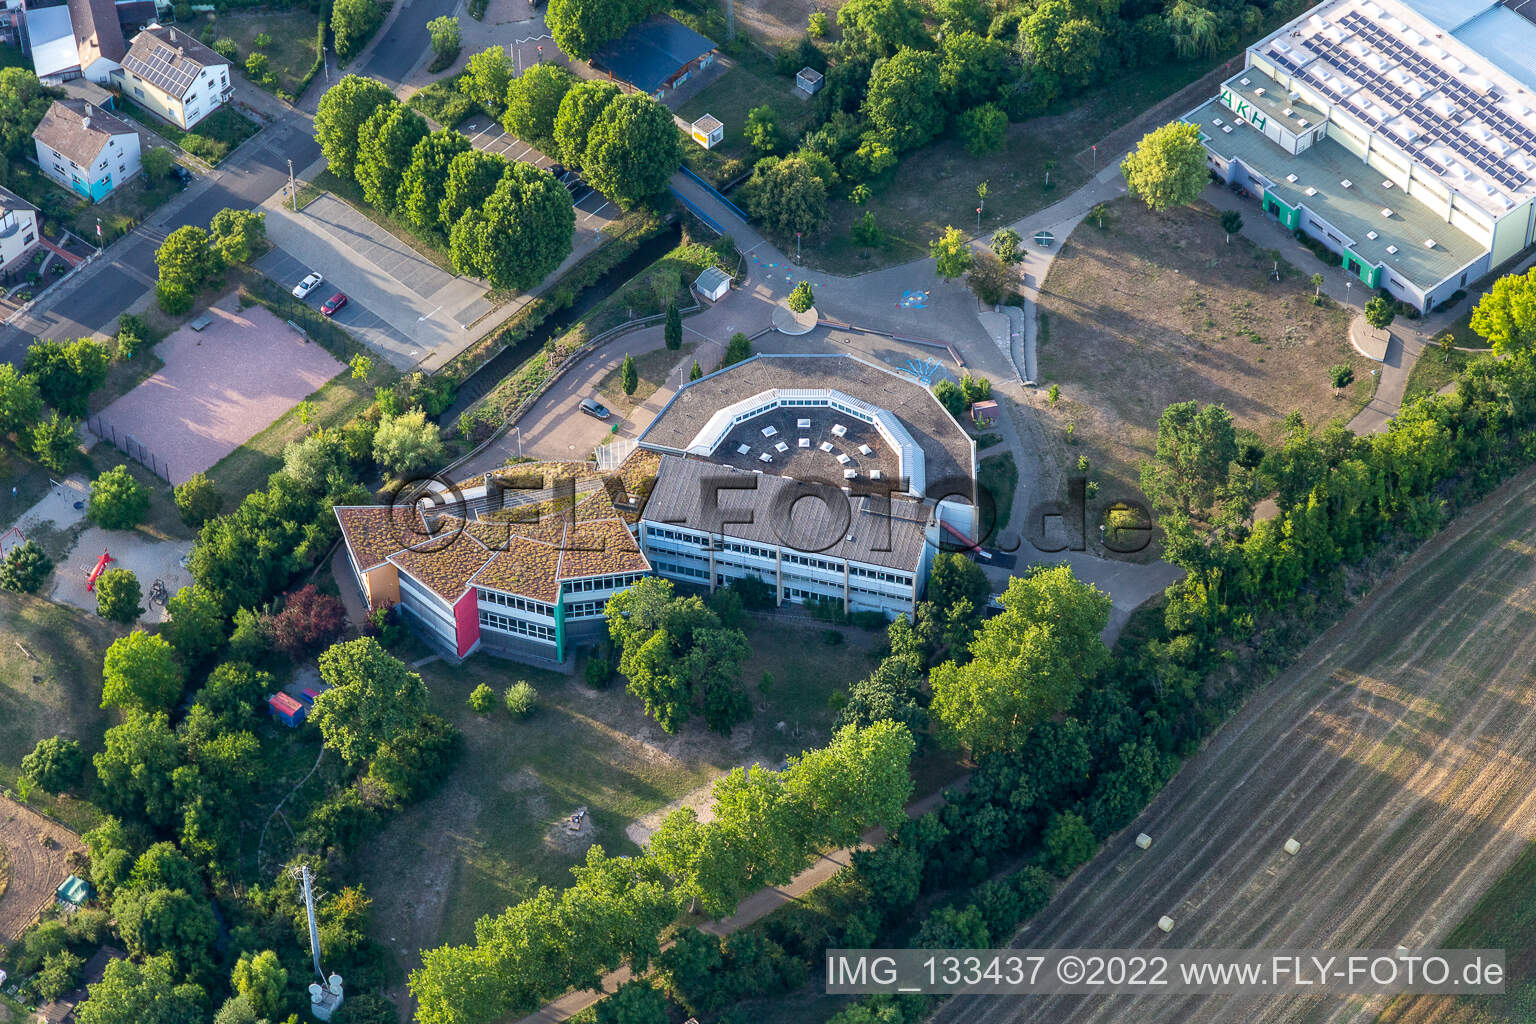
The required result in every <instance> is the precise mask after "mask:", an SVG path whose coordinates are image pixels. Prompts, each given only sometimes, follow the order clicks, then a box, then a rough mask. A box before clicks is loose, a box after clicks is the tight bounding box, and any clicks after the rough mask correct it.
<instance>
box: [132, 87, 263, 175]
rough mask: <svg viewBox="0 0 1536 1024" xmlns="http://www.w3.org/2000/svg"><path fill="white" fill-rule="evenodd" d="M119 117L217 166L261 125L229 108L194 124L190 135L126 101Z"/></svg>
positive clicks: (224, 107)
mask: <svg viewBox="0 0 1536 1024" xmlns="http://www.w3.org/2000/svg"><path fill="white" fill-rule="evenodd" d="M118 113H120V114H124V115H126V116H128V117H131V118H132V119H134V120H135V121H138V122H139V123H140V124H142V125H144V126H145V127H147V128H149V130H150V131H153V132H155V133H156V134H158V135H160V136H161V137H162V138H164V139H166V140H168V141H170V142H172V143H174V144H175V145H178V146H180V147H181V148H182V149H183V150H185V151H186V152H188V153H190V154H192V155H193V156H195V157H197V158H199V159H201V160H205V161H207V162H208V163H210V164H217V163H218V162H219V161H221V160H223V159H224V158H225V157H226V156H228V155H229V153H230V150H232V149H234V148H235V147H236V146H238V145H240V143H242V142H244V141H245V140H246V139H248V138H250V137H251V136H252V135H255V134H256V133H257V132H258V131H260V130H261V125H259V124H257V123H256V122H255V121H252V120H251V119H250V118H248V117H246V116H245V115H244V114H242V113H240V112H239V111H238V110H236V109H235V108H234V107H231V106H229V105H228V104H225V105H224V106H222V107H220V108H219V109H218V110H215V111H214V112H213V113H211V114H209V115H208V116H207V117H205V118H203V119H202V120H201V121H199V122H197V124H195V125H193V126H192V130H191V131H183V130H182V129H180V128H178V127H176V126H175V125H174V124H171V122H169V121H165V120H162V119H161V118H159V117H156V116H155V115H154V114H151V113H150V112H149V111H147V110H145V109H144V108H142V107H139V106H136V105H135V104H134V103H133V102H132V101H131V100H128V99H126V98H124V99H123V100H121V101H119V103H118Z"/></svg>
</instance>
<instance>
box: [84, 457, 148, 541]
mask: <svg viewBox="0 0 1536 1024" xmlns="http://www.w3.org/2000/svg"><path fill="white" fill-rule="evenodd" d="M148 513H149V489H148V488H146V487H145V486H144V485H143V484H141V483H139V482H138V481H137V480H135V479H134V478H133V474H132V473H130V472H129V471H128V467H127V466H126V465H122V464H119V465H116V466H113V467H112V468H111V469H109V470H107V471H106V472H105V473H103V474H101V475H100V476H98V477H97V478H96V479H95V480H93V481H91V494H90V497H89V499H88V500H87V501H86V506H85V514H86V515H87V516H88V517H90V520H91V522H93V523H95V524H96V525H97V526H100V527H102V528H103V529H107V530H131V529H133V528H134V527H135V526H138V525H139V524H140V523H142V522H143V521H144V517H145V516H146V515H147V514H148Z"/></svg>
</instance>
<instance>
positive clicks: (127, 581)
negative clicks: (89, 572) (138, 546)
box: [96, 569, 144, 623]
mask: <svg viewBox="0 0 1536 1024" xmlns="http://www.w3.org/2000/svg"><path fill="white" fill-rule="evenodd" d="M143 596H144V593H143V591H142V590H140V589H139V579H138V577H137V576H135V575H134V574H133V571H132V570H131V569H108V570H107V571H105V572H103V573H102V574H101V575H100V576H98V577H96V614H97V615H100V616H101V617H102V618H104V619H107V620H108V621H110V622H124V623H126V622H132V621H134V620H135V619H137V618H138V617H139V616H140V615H143V614H144V607H143V605H141V604H140V603H139V602H140V600H141V599H142V598H143Z"/></svg>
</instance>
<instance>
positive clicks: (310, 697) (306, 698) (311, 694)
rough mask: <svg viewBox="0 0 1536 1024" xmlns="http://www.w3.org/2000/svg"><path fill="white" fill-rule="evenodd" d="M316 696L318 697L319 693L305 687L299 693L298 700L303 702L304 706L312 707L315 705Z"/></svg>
mask: <svg viewBox="0 0 1536 1024" xmlns="http://www.w3.org/2000/svg"><path fill="white" fill-rule="evenodd" d="M318 696H320V691H319V690H317V689H315V688H314V687H313V686H306V687H304V689H302V690H300V691H299V700H301V701H303V702H304V703H305V704H310V705H313V704H314V703H315V698H316V697H318Z"/></svg>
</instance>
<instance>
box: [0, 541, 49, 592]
mask: <svg viewBox="0 0 1536 1024" xmlns="http://www.w3.org/2000/svg"><path fill="white" fill-rule="evenodd" d="M52 571H53V560H52V559H51V558H49V557H48V556H47V555H46V554H44V553H43V549H42V548H40V547H38V546H37V543H36V542H35V541H31V540H28V541H25V542H23V543H21V544H18V545H16V546H15V547H13V548H11V550H10V552H9V553H8V554H7V555H6V556H5V559H4V560H3V561H0V588H3V589H5V590H11V591H14V592H16V593H18V594H35V593H36V592H37V590H38V588H40V587H41V586H42V585H43V581H44V580H46V579H47V578H48V574H49V573H50V572H52Z"/></svg>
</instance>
